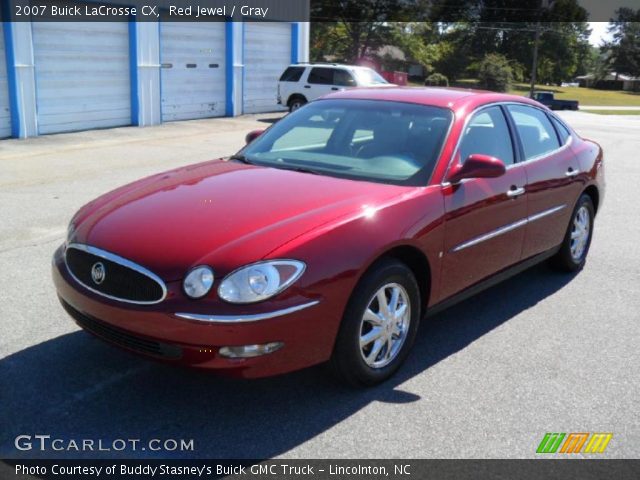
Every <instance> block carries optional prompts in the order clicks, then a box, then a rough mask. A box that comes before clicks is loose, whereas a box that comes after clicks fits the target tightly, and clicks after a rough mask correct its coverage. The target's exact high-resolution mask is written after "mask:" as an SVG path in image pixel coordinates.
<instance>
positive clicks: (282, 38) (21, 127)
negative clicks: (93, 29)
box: [0, 22, 309, 138]
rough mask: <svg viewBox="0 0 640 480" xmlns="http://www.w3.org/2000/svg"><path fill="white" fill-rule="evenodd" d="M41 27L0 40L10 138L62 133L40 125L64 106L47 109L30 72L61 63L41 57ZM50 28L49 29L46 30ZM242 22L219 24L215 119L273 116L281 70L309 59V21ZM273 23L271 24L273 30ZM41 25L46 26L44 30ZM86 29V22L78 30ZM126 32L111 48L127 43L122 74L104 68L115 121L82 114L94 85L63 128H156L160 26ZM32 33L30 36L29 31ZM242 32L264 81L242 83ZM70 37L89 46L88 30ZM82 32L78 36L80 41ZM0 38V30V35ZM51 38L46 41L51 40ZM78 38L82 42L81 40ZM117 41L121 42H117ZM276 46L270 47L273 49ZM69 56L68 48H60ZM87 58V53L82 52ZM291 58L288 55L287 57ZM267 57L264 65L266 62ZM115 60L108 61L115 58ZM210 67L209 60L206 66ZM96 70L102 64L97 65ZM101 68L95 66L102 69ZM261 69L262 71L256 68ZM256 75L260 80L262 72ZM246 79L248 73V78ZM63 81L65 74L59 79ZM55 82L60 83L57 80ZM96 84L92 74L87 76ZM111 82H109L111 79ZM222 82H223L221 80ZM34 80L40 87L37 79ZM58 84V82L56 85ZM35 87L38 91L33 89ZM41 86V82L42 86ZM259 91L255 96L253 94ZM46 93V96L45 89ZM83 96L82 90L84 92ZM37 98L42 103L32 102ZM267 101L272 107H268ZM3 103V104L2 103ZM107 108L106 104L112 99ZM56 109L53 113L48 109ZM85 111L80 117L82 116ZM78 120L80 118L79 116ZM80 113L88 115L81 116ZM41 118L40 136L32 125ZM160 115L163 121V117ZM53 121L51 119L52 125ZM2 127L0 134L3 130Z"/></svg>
mask: <svg viewBox="0 0 640 480" xmlns="http://www.w3.org/2000/svg"><path fill="white" fill-rule="evenodd" d="M43 25H44V24H32V23H29V22H18V23H11V24H9V28H8V32H7V33H6V36H7V37H8V38H9V40H10V41H9V42H5V43H6V45H5V47H6V48H10V49H11V51H12V53H13V60H12V62H9V63H10V65H9V68H7V72H6V73H7V77H9V76H12V77H11V78H15V79H16V81H15V82H13V83H15V86H16V88H14V89H11V90H10V92H9V99H10V100H11V101H10V102H9V103H11V104H13V103H15V104H16V105H17V107H18V108H17V109H15V110H16V112H12V113H13V115H12V118H13V119H14V122H13V123H15V124H16V125H13V128H12V130H13V135H14V136H18V137H21V138H25V137H30V136H35V135H38V133H50V132H54V131H65V129H64V128H59V126H58V127H56V126H55V125H49V123H51V122H47V121H46V120H45V118H46V112H47V111H48V110H49V113H50V114H55V113H56V112H54V110H55V108H63V109H64V105H57V106H56V105H54V103H55V102H53V103H51V102H52V101H54V100H55V98H54V97H55V95H47V92H46V91H45V90H40V91H38V89H40V88H41V86H42V85H43V82H44V81H45V80H46V79H44V78H39V76H38V75H37V71H38V68H40V71H41V72H42V71H43V67H46V68H45V69H44V71H47V70H48V74H49V75H53V76H54V77H55V75H56V72H55V69H56V68H58V67H60V65H61V62H62V63H64V60H65V58H64V55H62V56H61V54H60V52H58V53H56V52H48V53H47V52H46V49H44V47H45V46H46V43H47V41H48V40H47V38H49V36H48V35H45V36H42V35H41V34H43V33H44V32H46V30H47V28H41V27H42V26H43ZM52 25H54V24H51V25H50V27H49V28H51V26H52ZM247 25H248V24H247V23H242V22H230V23H228V24H223V26H224V44H222V43H221V42H219V43H220V48H221V49H224V55H223V61H221V62H218V63H219V73H220V74H221V76H220V77H219V78H218V79H217V80H216V83H223V85H218V88H222V89H223V90H224V92H225V94H224V102H223V103H224V110H223V111H222V113H221V114H222V115H228V116H235V115H241V114H243V113H247V110H249V111H256V112H257V111H265V112H266V111H276V110H278V105H277V104H276V103H275V97H276V86H277V80H278V78H279V76H280V74H281V73H282V71H284V68H286V66H287V65H288V64H289V63H295V62H296V61H297V62H304V61H308V59H309V23H308V22H296V23H295V27H294V26H293V25H294V24H292V23H281V24H271V26H269V24H268V23H266V24H265V26H264V27H258V28H256V27H255V26H249V27H248V26H247ZM274 25H278V26H274ZM45 27H46V26H45ZM77 27H78V30H82V24H77ZM85 27H86V25H85ZM127 27H128V32H127V34H126V38H120V43H122V45H116V47H117V48H118V50H119V52H120V53H122V48H121V47H122V46H123V45H124V43H126V42H128V49H127V54H126V61H124V57H123V56H122V55H120V57H119V59H118V62H119V63H118V65H119V68H121V70H122V72H121V73H122V75H117V72H115V71H111V73H110V74H111V75H112V76H113V75H115V76H114V77H113V79H116V80H117V81H118V82H119V83H118V85H119V90H121V92H120V94H119V98H118V99H113V100H114V102H116V103H118V104H119V107H121V108H119V110H120V114H119V115H118V116H117V117H118V120H117V121H115V120H114V119H113V118H110V119H106V120H104V121H101V120H100V118H99V117H100V113H99V112H98V113H96V112H93V113H91V114H87V113H86V111H84V110H83V108H85V107H86V108H89V109H90V108H92V106H91V105H89V103H90V101H91V98H94V97H95V99H96V102H99V101H101V100H100V95H101V92H100V89H99V88H94V89H93V91H92V92H89V95H85V100H84V101H80V102H76V107H78V105H80V106H82V105H84V107H82V108H80V110H78V108H76V110H75V111H74V110H73V109H71V110H69V111H68V112H66V113H65V112H62V113H63V114H64V115H67V120H72V121H73V122H72V123H73V124H74V125H73V127H72V128H69V130H83V129H91V128H95V127H105V126H114V125H124V124H133V125H139V126H148V125H157V124H159V123H161V122H162V101H161V99H162V81H161V77H162V74H161V62H162V59H161V52H162V42H161V33H160V29H161V25H160V23H158V22H139V23H131V24H127ZM34 28H35V29H38V31H37V32H36V33H35V36H34V32H33V30H34ZM247 29H250V30H251V31H250V32H249V37H250V38H251V41H252V43H253V46H252V48H253V51H252V53H251V55H252V56H253V59H254V60H256V59H258V60H260V59H266V61H264V62H257V63H260V64H261V66H258V67H257V68H258V73H260V72H262V73H265V72H266V70H269V73H268V75H269V78H268V79H267V78H266V77H265V78H264V79H262V80H258V81H257V82H254V81H249V82H247V69H251V68H254V73H255V68H256V62H254V64H253V66H248V65H247V56H248V55H247V47H248V44H247V38H246V36H247ZM260 31H263V32H264V34H265V35H264V37H262V38H261V36H260V35H261V33H260ZM67 33H68V34H69V35H71V36H72V37H74V41H76V42H78V43H81V44H82V43H86V44H89V43H90V41H91V40H92V38H91V33H90V29H87V28H85V33H84V34H80V35H78V32H77V31H76V32H75V33H76V34H74V32H73V31H72V30H71V31H67ZM83 35H85V37H83ZM1 37H2V33H1V32H0V38H1ZM53 37H55V36H51V38H53ZM34 38H35V39H36V41H37V42H38V46H37V48H38V52H37V54H38V55H37V57H38V58H37V59H36V60H38V63H39V65H38V64H35V62H34ZM83 38H84V40H83ZM123 42H124V43H123ZM274 42H275V44H274ZM203 48H211V47H210V46H209V47H207V46H203ZM67 53H69V51H67ZM85 53H86V52H85ZM50 54H51V55H54V54H56V55H58V57H55V58H54V57H51V59H50V60H51V61H49V62H48V65H44V64H46V63H47V60H48V58H47V57H48V56H51V55H50ZM294 57H295V58H294ZM1 60H2V59H1V57H0V61H1ZM269 60H271V61H269ZM114 61H115V60H114ZM94 63H95V64H96V65H95V66H94V68H95V69H98V68H99V66H98V64H99V63H100V62H94ZM212 63H215V62H212ZM76 67H78V68H76V70H75V71H76V73H75V74H74V75H73V76H72V77H70V80H71V81H73V82H76V83H78V82H79V83H82V80H83V78H88V77H85V75H87V74H86V73H85V72H84V71H83V70H82V68H80V67H82V65H78V64H77V62H76ZM102 67H103V66H102ZM102 67H100V68H102ZM263 67H264V68H263ZM262 73H261V74H260V75H262ZM252 75H253V74H252ZM260 75H258V76H257V77H256V76H255V75H253V76H252V79H258V78H259V77H260ZM62 77H64V74H62ZM62 77H60V80H63V78H62ZM124 77H126V78H127V79H128V85H126V86H125V87H126V88H123V84H122V78H124ZM94 79H95V76H94ZM113 79H112V80H113ZM222 79H223V80H224V81H222ZM37 80H39V82H38V81H37ZM56 81H57V80H56ZM2 82H3V75H2V71H1V70H0V137H2V136H3V135H2V132H3V131H4V132H6V129H7V128H8V127H7V125H6V123H7V122H6V120H2V118H3V116H2V115H3V111H4V112H8V111H9V110H8V108H6V107H5V108H4V110H3V107H2V105H4V103H6V101H5V100H3V99H2ZM38 83H39V84H40V86H39V85H38ZM45 83H46V82H45ZM260 89H262V91H261V90H260ZM49 93H51V92H49ZM85 93H86V92H85ZM41 97H43V98H42V100H43V103H41V104H40V105H38V102H39V101H40V100H41ZM47 98H48V99H49V102H50V103H49V105H48V106H47V104H46V102H44V100H46V99H47ZM271 99H273V102H271ZM249 100H250V101H252V102H254V104H255V105H254V107H253V108H249V109H245V108H244V107H245V106H246V105H247V102H248V101H249ZM3 102H4V103H3ZM112 103H113V102H112ZM53 107H55V108H54V109H53V110H51V109H52V108H53ZM83 112H84V113H83ZM83 115H85V118H84V119H83ZM86 115H89V116H88V117H86ZM39 119H40V123H41V124H42V125H40V130H41V131H40V132H39V125H38V120H39ZM167 119H168V118H166V119H165V120H167ZM53 123H55V122H53ZM3 128H4V130H3Z"/></svg>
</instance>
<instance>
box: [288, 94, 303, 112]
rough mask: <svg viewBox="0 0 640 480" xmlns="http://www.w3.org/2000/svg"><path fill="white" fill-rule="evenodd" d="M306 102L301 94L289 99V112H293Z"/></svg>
mask: <svg viewBox="0 0 640 480" xmlns="http://www.w3.org/2000/svg"><path fill="white" fill-rule="evenodd" d="M306 103H307V100H306V98H304V97H301V96H295V97H293V98H292V99H291V100H289V112H295V111H296V110H298V109H299V108H300V107H302V106H303V105H304V104H306Z"/></svg>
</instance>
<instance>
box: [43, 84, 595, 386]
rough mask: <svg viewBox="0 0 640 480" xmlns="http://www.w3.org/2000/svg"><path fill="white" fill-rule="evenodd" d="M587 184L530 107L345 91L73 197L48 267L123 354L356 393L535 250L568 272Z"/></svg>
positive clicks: (569, 136) (548, 116)
mask: <svg viewBox="0 0 640 480" xmlns="http://www.w3.org/2000/svg"><path fill="white" fill-rule="evenodd" d="M603 195H604V169H603V154H602V150H601V148H600V147H599V146H598V145H597V144H596V143H594V142H592V141H589V140H586V139H583V138H581V137H580V136H578V135H577V134H576V133H575V132H574V131H573V130H572V129H571V128H570V127H569V126H567V124H566V123H564V122H563V121H562V120H561V119H559V118H558V117H557V116H556V115H555V114H554V113H552V112H551V111H550V110H548V109H547V108H546V107H543V106H542V105H540V104H538V103H537V102H535V101H533V100H529V99H525V98H521V97H517V96H510V95H503V94H496V93H490V92H478V91H475V92H472V91H467V90H455V89H439V88H425V89H416V88H398V87H390V88H385V89H367V88H363V89H353V90H348V91H342V92H337V93H334V94H332V95H329V96H327V97H324V98H322V99H320V100H317V101H314V102H311V103H309V104H307V105H306V106H304V107H302V108H300V109H299V110H296V111H295V112H293V113H291V114H289V115H288V116H286V117H284V118H283V119H282V120H280V121H278V122H277V123H275V124H274V125H273V126H271V128H269V129H268V130H266V131H264V132H263V131H254V132H251V133H250V134H248V135H247V145H246V146H245V147H244V148H243V149H242V150H241V151H240V152H239V153H238V154H236V155H234V156H232V157H230V158H227V159H221V160H214V161H209V162H204V163H200V164H197V165H191V166H187V167H184V168H178V169H176V170H172V171H169V172H166V173H161V174H158V175H153V176H151V177H148V178H145V179H143V180H140V181H137V182H135V183H132V184H130V185H126V186H124V187H121V188H119V189H117V190H114V191H112V192H110V193H107V194H106V195H103V196H101V197H99V198H98V199H96V200H94V201H92V202H90V203H89V204H87V205H85V206H84V207H83V208H81V209H80V211H79V212H78V213H77V214H76V215H75V216H74V217H73V219H72V220H71V223H70V225H69V231H68V237H67V239H66V241H65V242H64V244H63V245H62V246H61V247H60V248H59V249H58V250H57V251H56V252H55V255H54V259H53V278H54V282H55V286H56V289H57V292H58V295H59V297H60V300H61V302H62V305H63V306H64V308H65V309H66V310H67V312H68V313H69V314H70V315H71V316H72V317H73V318H74V319H75V321H76V322H77V323H78V324H79V325H80V326H81V327H82V328H84V329H86V330H88V331H89V332H91V333H93V334H95V335H97V336H98V337H101V338H102V339H104V340H107V341H109V342H111V343H114V344H116V345H118V346H120V347H123V348H125V349H128V350H130V351H133V352H137V353H140V354H143V355H146V356H148V357H153V358H156V359H159V360H163V361H166V362H174V363H180V364H184V365H189V366H194V367H203V368H209V369H214V370H217V371H219V372H223V373H228V374H232V375H236V376H241V377H247V378H249V377H261V376H267V375H275V374H279V373H284V372H288V371H292V370H296V369H300V368H303V367H307V366H310V365H314V364H319V363H323V362H328V364H329V365H330V366H331V367H332V369H333V371H334V372H335V373H336V374H337V375H338V376H339V377H340V378H341V379H343V380H344V381H346V382H348V383H351V384H355V385H372V384H376V383H378V382H381V381H383V380H385V379H387V378H388V377H389V376H391V375H392V374H393V373H394V372H395V371H396V370H397V369H398V367H400V365H401V364H402V362H403V361H404V360H405V358H406V357H407V355H408V353H409V351H410V349H411V346H412V343H413V342H414V338H415V336H416V331H417V329H418V324H419V323H420V320H421V318H423V317H424V316H425V315H427V314H433V313H435V312H438V311H440V310H442V309H443V308H445V307H447V306H449V305H451V304H453V303H454V302H456V301H458V300H460V299H462V298H466V297H467V296H469V295H471V294H474V293H477V292H479V291H480V290H481V289H482V288H485V287H487V286H489V285H492V284H494V283H496V282H498V281H501V280H503V279H505V278H507V277H508V276H509V275H512V274H514V273H517V272H518V271H521V270H523V269H525V268H527V267H529V266H531V265H533V264H535V263H537V262H540V261H542V260H545V259H550V261H552V263H553V265H555V266H556V267H558V268H559V269H562V270H565V271H576V270H579V269H580V268H582V266H583V265H584V263H585V259H586V257H587V253H588V251H589V245H590V243H591V238H592V233H593V227H594V218H595V215H596V212H597V211H598V207H599V206H600V205H601V203H602V200H603Z"/></svg>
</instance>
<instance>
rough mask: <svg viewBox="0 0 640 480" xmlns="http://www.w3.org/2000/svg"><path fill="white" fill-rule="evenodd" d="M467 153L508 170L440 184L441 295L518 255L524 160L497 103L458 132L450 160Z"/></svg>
mask: <svg viewBox="0 0 640 480" xmlns="http://www.w3.org/2000/svg"><path fill="white" fill-rule="evenodd" d="M471 154H484V155H490V156H493V157H496V158H499V159H500V160H502V161H503V162H504V163H505V165H506V167H507V171H506V173H505V174H504V175H502V176H500V177H498V178H473V179H466V180H463V181H461V182H460V183H457V184H454V185H449V184H445V185H444V186H443V195H444V206H445V222H446V223H445V249H444V252H443V263H442V272H443V274H442V281H441V294H442V296H441V299H442V300H444V299H445V298H447V297H450V296H451V295H453V294H455V293H457V292H459V291H460V290H463V289H465V288H467V287H470V286H472V285H473V284H475V283H477V282H479V281H480V280H482V279H484V278H486V277H488V276H490V275H492V274H494V273H496V272H497V271H499V270H502V269H504V268H506V267H508V266H510V265H513V264H515V263H517V262H518V261H519V260H520V258H521V251H522V245H523V242H524V231H525V228H524V227H525V225H526V217H527V200H526V194H525V186H526V183H527V177H526V173H525V167H524V165H523V164H520V163H516V158H517V152H516V150H515V149H514V143H513V141H512V138H511V133H510V129H509V126H508V123H507V119H506V117H505V115H504V112H503V110H502V108H501V107H500V106H496V105H494V106H489V107H486V108H484V109H482V110H479V111H478V112H476V113H475V114H474V115H473V117H472V118H471V120H470V122H469V123H468V125H467V126H466V127H465V130H464V132H463V134H462V138H461V141H460V145H459V147H458V152H457V153H456V155H455V157H454V162H458V161H459V162H462V161H464V159H466V158H467V157H468V156H469V155H471Z"/></svg>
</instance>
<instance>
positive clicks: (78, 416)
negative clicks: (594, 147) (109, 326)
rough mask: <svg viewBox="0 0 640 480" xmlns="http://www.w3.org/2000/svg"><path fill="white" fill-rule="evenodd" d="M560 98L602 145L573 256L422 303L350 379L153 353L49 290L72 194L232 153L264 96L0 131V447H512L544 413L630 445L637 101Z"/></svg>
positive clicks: (466, 454)
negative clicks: (23, 135)
mask: <svg viewBox="0 0 640 480" xmlns="http://www.w3.org/2000/svg"><path fill="white" fill-rule="evenodd" d="M562 115H563V117H564V118H566V120H567V121H568V122H569V123H570V124H571V125H572V126H573V127H574V128H575V129H576V130H577V131H578V132H579V133H580V134H581V135H583V136H586V137H588V138H591V139H594V140H596V141H598V142H599V143H601V145H602V146H603V147H604V150H605V162H606V176H607V192H606V198H605V201H604V204H603V206H602V208H601V210H600V211H599V212H598V217H597V218H596V226H595V236H594V239H593V244H592V249H591V252H590V256H589V259H588V262H587V266H586V268H585V269H584V270H583V271H582V272H581V273H579V274H577V275H575V276H567V275H563V274H558V273H555V272H553V271H552V270H550V269H549V268H547V266H546V265H540V266H538V267H535V268H534V269H532V270H530V271H527V272H525V273H523V274H520V275H518V276H517V277H514V278H513V279H511V280H509V281H508V282H506V283H503V284H501V285H498V286H496V287H494V288H492V289H490V290H488V291H486V292H484V293H482V294H480V295H478V296H476V297H474V298H472V299H469V300H467V301H465V302H464V303H462V304H459V305H458V306H456V307H453V308H452V309H450V310H448V311H446V312H444V313H442V314H440V315H438V316H436V317H434V318H433V319H432V320H430V321H429V322H428V323H424V324H423V325H422V328H421V331H420V332H419V335H418V339H417V342H416V345H415V347H414V349H413V352H412V354H411V355H410V357H409V359H408V361H407V363H406V364H405V365H404V367H403V368H402V370H401V371H400V372H399V374H398V375H397V376H396V377H394V378H392V379H391V380H390V381H389V382H387V383H385V384H383V385H381V386H378V387H376V388H373V389H370V390H361V391H359V390H353V389H348V388H345V387H341V386H338V385H336V384H335V383H334V382H333V381H332V380H331V378H330V377H328V376H327V374H326V373H325V371H324V369H323V368H322V367H315V368H312V369H308V370H305V371H301V372H296V373H293V374H290V375H285V376H281V377H276V378H271V379H261V380H256V381H238V380H228V379H221V378H218V377H216V376H214V375H211V374H209V373H203V372H195V371H190V370H185V369H178V368H172V367H167V366H165V365H160V364H157V363H154V362H151V361H148V360H145V359H141V358H139V357H136V356H134V355H131V354H129V353H126V352H123V351H121V350H118V349H116V348H114V347H111V346H109V345H107V344H105V343H103V342H101V341H99V340H96V339H95V338H93V337H91V336H89V335H88V334H86V333H84V332H81V331H79V329H78V328H77V327H76V326H75V324H74V323H73V322H72V321H71V319H70V318H69V317H68V316H67V315H66V313H64V311H63V310H62V307H60V305H59V304H58V301H57V299H56V295H55V292H54V288H53V285H52V282H51V276H50V271H49V270H50V259H51V256H52V254H53V251H54V249H55V248H56V247H57V246H58V245H59V244H60V243H61V242H62V240H63V238H64V236H65V232H66V225H67V223H68V221H69V219H70V218H71V216H72V214H73V213H74V212H75V211H76V210H77V209H78V208H79V207H80V206H81V205H83V204H84V203H86V202H87V201H89V200H91V199H93V198H94V197H96V196H98V195H100V194H102V193H104V192H106V191H108V190H110V189H112V188H115V187H117V186H119V185H122V184H124V183H126V182H129V181H132V180H134V179H137V178H140V177H142V176H144V175H148V174H151V173H156V172H159V171H162V170H165V169H169V168H172V167H175V166H179V165H185V164H189V163H194V162H198V161H203V160H208V159H211V158H216V157H218V156H221V155H226V154H231V153H234V151H236V150H237V149H238V148H239V147H240V146H241V145H242V144H243V143H244V140H243V139H244V135H245V134H246V133H247V132H248V131H250V130H252V129H254V128H264V127H266V126H268V125H269V123H270V122H272V121H273V120H274V118H272V117H274V115H268V114H266V115H259V116H250V117H241V118H225V119H214V120H201V121H190V122H180V123H173V124H164V125H161V126H158V127H149V128H145V129H138V128H121V129H113V130H104V131H91V132H82V133H76V134H66V135H58V136H48V137H47V136H44V137H38V138H33V139H29V140H23V141H21V140H3V141H0V265H1V266H2V275H1V276H0V332H1V334H0V405H2V408H1V409H0V425H2V428H1V429H0V456H2V457H17V456H20V455H22V456H27V457H34V456H38V455H41V454H39V453H38V452H34V451H31V452H19V451H17V450H16V449H15V447H14V438H15V437H16V436H17V435H20V434H28V435H34V434H49V435H51V436H52V437H58V438H94V439H100V438H102V439H106V440H111V439H116V438H125V439H126V438H140V439H151V438H160V439H162V438H173V439H194V445H195V450H194V451H193V452H170V453H167V452H161V453H156V454H155V455H157V456H159V457H160V456H167V455H175V456H180V457H194V458H197V457H200V458H202V457H205V458H271V457H286V458H518V457H534V456H535V450H536V447H537V446H538V444H539V443H540V441H541V439H542V437H543V436H544V434H545V433H546V432H612V433H613V439H612V440H611V442H610V444H609V447H608V448H607V451H606V453H605V454H604V456H606V457H608V458H621V457H625V458H640V403H639V402H638V399H639V398H640V382H639V381H638V372H639V371H640V349H639V348H638V345H640V212H639V210H638V202H639V200H638V199H639V195H640V188H639V186H640V160H639V157H640V117H636V116H628V117H621V116H601V115H595V114H587V113H581V112H567V113H563V114H562ZM275 116H276V117H277V115H275ZM167 221H170V219H167ZM59 455H60V456H63V455H65V454H63V453H60V454H59ZM68 455H69V456H71V457H75V458H78V457H87V458H91V457H109V456H121V457H132V456H153V455H154V454H153V453H152V452H148V451H144V452H142V451H140V452H135V454H132V453H131V452H120V453H118V452H93V453H84V454H80V455H78V454H77V453H74V452H72V453H71V454H68ZM44 456H48V457H51V456H52V455H51V453H48V454H46V455H44Z"/></svg>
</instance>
